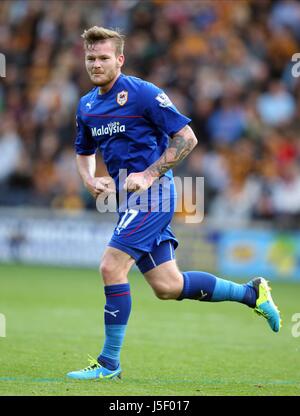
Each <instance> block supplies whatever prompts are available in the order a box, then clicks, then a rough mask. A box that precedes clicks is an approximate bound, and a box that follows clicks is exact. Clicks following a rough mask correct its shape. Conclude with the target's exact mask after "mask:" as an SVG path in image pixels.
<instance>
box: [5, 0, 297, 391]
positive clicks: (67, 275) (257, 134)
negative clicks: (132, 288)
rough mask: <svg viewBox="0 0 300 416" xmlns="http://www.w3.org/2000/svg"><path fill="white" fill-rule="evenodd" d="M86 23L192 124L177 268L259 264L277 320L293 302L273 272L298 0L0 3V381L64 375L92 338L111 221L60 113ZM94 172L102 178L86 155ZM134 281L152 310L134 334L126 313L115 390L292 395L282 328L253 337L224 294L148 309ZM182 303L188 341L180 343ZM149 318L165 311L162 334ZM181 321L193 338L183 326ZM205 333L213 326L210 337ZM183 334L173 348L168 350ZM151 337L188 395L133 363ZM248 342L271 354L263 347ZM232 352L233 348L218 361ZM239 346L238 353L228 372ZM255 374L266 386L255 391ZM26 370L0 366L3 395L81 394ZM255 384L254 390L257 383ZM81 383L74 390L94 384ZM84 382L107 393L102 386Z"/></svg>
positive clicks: (279, 264) (287, 187)
mask: <svg viewBox="0 0 300 416" xmlns="http://www.w3.org/2000/svg"><path fill="white" fill-rule="evenodd" d="M92 25H103V26H105V27H110V28H112V29H114V28H119V29H121V31H122V32H123V33H124V34H125V35H126V37H127V41H126V48H125V54H126V64H125V67H124V71H123V72H124V73H126V74H130V75H135V76H138V77H142V78H145V79H147V80H149V81H151V82H154V83H155V84H157V85H158V86H160V87H161V88H163V89H164V90H165V91H166V93H167V94H168V95H169V96H170V97H171V99H172V101H173V102H174V103H175V104H176V106H177V107H178V109H179V110H181V111H182V112H183V113H184V114H186V115H188V116H189V117H191V118H192V123H191V126H192V127H193V129H194V131H195V132H196V135H197V137H198V139H199V144H198V146H197V148H196V149H195V150H194V151H193V153H192V154H191V155H190V156H189V157H188V159H187V160H186V161H184V162H183V163H182V164H181V165H180V166H178V167H177V168H176V169H175V175H176V176H180V177H185V176H191V177H193V178H195V177H199V176H201V177H204V180H205V218H204V221H203V222H202V223H201V224H192V225H191V224H185V222H184V215H185V213H182V214H179V213H178V214H177V215H176V218H175V220H174V221H173V227H174V230H175V232H176V234H177V236H178V238H179V241H180V246H179V248H178V249H177V258H178V262H179V264H180V266H181V267H182V268H183V269H189V270H193V269H203V270H208V271H212V272H216V273H218V274H219V275H221V276H228V277H231V278H235V279H238V278H242V279H243V280H244V281H245V279H247V278H248V277H250V276H251V277H252V276H253V275H256V274H259V275H261V274H262V275H265V276H267V277H268V278H270V279H271V280H272V279H273V280H274V281H276V282H275V283H274V284H275V287H277V288H278V292H277V293H278V295H277V296H279V301H280V302H281V304H282V307H283V309H284V311H285V319H286V320H287V321H288V322H291V316H292V314H293V313H295V312H299V311H297V307H298V306H297V305H298V302H299V287H298V285H289V284H285V282H287V281H294V282H297V281H298V280H299V278H300V233H299V221H300V164H299V162H300V77H299V78H298V77H293V75H292V66H293V65H294V64H295V62H292V56H293V54H294V53H297V52H300V3H299V2H298V1H296V0H278V1H271V0H239V1H237V0H232V1H231V0H226V1H223V0H220V1H219V0H213V1H206V0H201V1H200V0H176V1H175V0H174V1H173V0H170V1H168V0H110V1H104V0H103V1H101V0H97V1H96V0H82V1H81V0H73V1H58V0H51V1H46V0H45V1H44V0H28V1H26V0H2V1H1V2H0V52H1V53H2V54H4V56H5V58H6V76H5V77H2V78H0V283H2V284H1V287H0V295H1V302H0V312H2V313H5V314H6V315H7V319H8V322H7V331H8V332H9V330H11V333H14V337H9V336H8V337H7V343H8V344H7V348H6V350H5V354H4V355H3V354H2V355H3V356H5V358H6V359H5V362H3V363H2V364H1V368H2V372H1V375H2V376H5V375H6V376H7V375H8V374H10V375H11V374H12V372H11V369H12V368H13V369H14V371H15V369H16V371H15V373H13V374H15V375H16V374H17V375H18V376H20V377H21V376H24V374H25V375H28V374H30V375H32V376H33V377H36V376H40V377H43V376H45V375H46V376H48V377H50V376H55V377H57V374H58V373H59V372H60V371H62V368H61V367H60V366H59V365H60V364H61V365H62V366H63V371H69V370H70V369H72V366H74V363H75V362H76V363H77V364H76V365H79V366H80V365H82V355H81V353H83V352H84V353H85V352H86V350H85V348H87V346H89V345H94V347H95V348H96V347H97V346H98V345H99V339H98V335H97V334H98V333H99V323H98V321H97V322H94V321H93V319H95V314H97V315H96V316H97V319H98V315H100V311H99V300H98V297H99V291H100V289H99V282H98V280H97V282H96V280H94V279H98V277H96V276H97V273H96V268H97V266H98V263H99V258H100V256H101V253H102V250H103V248H104V247H105V244H106V243H107V242H108V240H109V239H110V236H111V232H112V229H113V227H114V223H115V219H116V218H115V215H114V214H100V213H98V212H97V210H96V207H95V202H94V200H93V199H92V198H91V197H90V196H89V194H88V193H87V191H86V190H85V189H84V188H83V186H82V183H81V180H80V178H79V176H78V173H77V170H76V166H75V159H74V149H73V141H74V136H75V120H74V115H75V109H76V106H77V103H78V100H79V98H80V96H81V95H83V94H85V92H86V91H88V90H89V89H90V88H91V84H90V81H89V79H88V76H87V74H86V71H85V68H84V59H83V58H84V57H83V50H82V41H81V37H80V35H81V33H82V32H83V30H84V29H85V28H88V27H90V26H92ZM97 170H98V174H99V175H101V174H106V170H105V167H104V165H103V162H102V160H101V157H100V155H99V158H98V166H97ZM12 263H14V264H15V265H11V264H12ZM26 263H27V264H31V265H32V264H33V265H34V264H40V265H44V266H43V267H36V266H35V267H36V268H35V267H31V266H26V267H25V264H26ZM46 266H72V267H73V269H72V268H70V269H57V268H53V269H52V268H48V267H46ZM81 268H93V271H92V272H91V271H89V270H86V269H82V270H81ZM63 270H64V271H63ZM83 270H84V271H83ZM133 275H134V276H135V275H136V276H137V274H135V273H134V274H133ZM133 280H134V281H133V285H136V289H138V291H139V296H136V298H135V302H136V306H135V310H136V308H140V309H139V310H141V311H143V315H142V316H143V317H144V318H143V319H145V320H146V322H149V324H148V326H149V325H150V328H151V325H152V324H150V322H152V321H151V319H152V318H153V316H154V318H155V317H156V318H155V322H153V330H152V333H151V336H150V334H149V333H148V332H147V331H146V329H145V328H144V324H143V320H142V318H139V317H137V315H134V314H133V318H132V320H133V324H132V326H131V329H130V330H129V331H132V332H130V334H131V337H133V338H131V340H132V339H134V341H131V344H130V348H128V350H127V352H126V357H128V358H126V359H127V361H125V366H127V368H129V370H130V372H131V375H132V374H133V375H134V376H133V378H134V377H135V379H134V380H133V381H134V382H136V384H133V386H131V385H129V387H126V385H124V386H125V387H124V386H123V388H124V390H122V391H123V392H124V393H125V394H134V392H136V393H137V394H138V393H139V392H140V393H141V394H148V393H149V391H150V392H152V393H153V392H154V393H155V394H161V393H163V392H165V393H166V392H167V393H168V394H203V392H204V394H205V392H206V394H207V392H208V393H209V392H210V393H211V394H221V393H224V394H230V393H231V392H233V393H234V392H235V393H237V394H240V393H241V392H244V393H245V391H247V394H252V393H253V392H256V393H257V391H260V394H279V393H282V394H295V393H296V392H297V394H299V388H298V387H296V385H297V386H299V380H298V381H295V379H296V377H297V375H296V373H295V371H294V370H293V369H296V367H297V366H295V360H296V359H297V354H298V355H299V353H297V351H299V348H298V347H297V346H296V347H295V344H292V341H293V338H292V337H291V333H290V332H288V331H289V330H290V328H289V326H288V327H287V328H286V329H284V331H286V332H284V337H281V338H276V340H278V341H276V340H275V338H271V337H272V336H273V334H269V333H268V334H265V332H264V331H265V328H264V329H263V330H262V331H261V332H259V333H258V331H257V326H256V325H257V324H256V321H255V323H252V321H251V324H250V325H249V326H247V327H245V325H244V324H245V322H248V314H249V311H241V312H240V314H239V315H238V316H237V315H236V313H235V312H236V310H237V309H235V306H236V305H233V306H232V305H228V304H227V305H226V306H222V307H221V306H219V309H218V311H219V313H218V312H217V311H216V310H215V306H212V305H205V307H204V306H203V305H201V306H199V305H194V304H193V305H192V304H191V303H190V304H184V305H182V309H181V311H182V312H181V313H182V315H180V316H181V318H180V319H179V315H178V310H177V311H175V307H176V305H173V306H171V305H170V304H167V305H166V306H165V304H164V303H159V306H157V305H158V304H157V303H155V305H156V307H155V308H154V306H153V305H154V302H155V300H150V296H151V295H150V293H149V288H147V289H145V286H146V285H145V284H144V286H143V285H142V283H141V281H140V279H139V280H138V279H133ZM143 283H144V282H143ZM276 285H277V286H276ZM146 290H148V292H146ZM91 292H92V293H91ZM91 297H92V298H91ZM151 302H152V303H151ZM87 303H89V306H88V307H87ZM75 305H76V307H75ZM92 305H93V306H92ZM63 306H64V307H65V309H63ZM142 308H143V309H142ZM147 308H148V309H147ZM168 308H171V309H168ZM198 308H201V313H202V315H201V316H202V321H201V328H202V332H201V344H200V346H199V345H198V344H197V345H198V346H197V347H196V346H195V348H197V351H194V350H192V345H194V344H195V339H196V338H195V335H193V334H196V333H197V332H198V329H197V328H198V325H199V324H198V321H197V319H198V318H197V316H198ZM298 309H299V308H298ZM223 310H224V314H225V313H226V314H228V315H226V316H229V317H230V319H231V318H232V319H233V322H231V321H230V319H228V320H226V329H225V326H224V320H223V315H222V311H223ZM172 311H173V312H172ZM220 311H221V314H220ZM172 313H174V314H175V313H176V316H178V321H177V322H176V325H175V324H174V323H173V324H171V322H173V321H172V318H171V314H172ZM192 313H194V314H195V319H194V320H192V319H191V314H192ZM155 314H156V315H155ZM147 316H148V318H149V320H147ZM161 316H164V317H165V319H167V318H166V317H169V319H170V320H169V323H168V327H167V328H166V327H164V325H165V324H164V320H162V319H161ZM187 321H188V322H189V323H190V325H191V326H192V328H193V331H192V332H191V331H186V322H187ZM229 321H230V322H231V323H230V322H229ZM28 322H30V323H31V326H30V329H28V326H27V325H28ZM45 322H47V325H45ZM74 322H75V323H76V325H75V326H76V328H74ZM157 325H158V326H157ZM170 325H171V326H170ZM172 325H173V326H172ZM174 325H175V326H174ZM263 325H265V323H264V322H261V326H263ZM216 327H217V328H219V331H221V330H223V332H222V333H220V332H214V328H216ZM223 327H224V328H223ZM24 328H25V329H24ZM79 328H81V329H79ZM222 328H223V329H222ZM25 330H26V336H25V337H24V331H25ZM80 331H81V332H80ZM226 331H227V332H226ZM75 332H76V333H75ZM92 333H93V334H94V335H91V334H92ZM74 334H75V335H74ZM76 334H77V335H78V336H77V335H76ZM138 334H142V336H143V341H144V344H143V345H141V344H139V342H140V335H139V336H138ZM176 334H177V335H176ZM236 334H239V338H238V339H237V338H235V336H237V335H236ZM176 336H177V337H179V338H176ZM193 336H194V338H193ZM280 336H281V335H280ZM280 336H279V337H280ZM153 337H154V338H153ZM218 337H220V338H218ZM54 339H55V343H54V342H53V340H54ZM128 339H129V338H128ZM179 339H180V341H179ZM183 339H185V340H186V346H185V348H186V351H188V357H186V355H185V356H183V355H180V354H183V352H182V351H181V350H178V349H177V348H175V347H174V345H175V346H177V345H179V342H182V340H183ZM16 340H17V342H18V345H19V348H18V347H16ZM257 341H258V343H257ZM275 341H276V342H275ZM294 341H295V342H296V341H297V340H294ZM151 342H155V345H156V346H157V345H160V343H161V345H165V344H164V343H166V342H167V343H169V344H168V345H169V347H168V348H169V353H170V357H174V373H172V371H173V369H172V370H171V369H170V368H171V367H170V361H168V364H165V361H164V357H163V353H162V351H163V350H162V349H161V352H160V354H161V355H160V356H157V359H161V361H160V362H161V364H160V368H162V369H164V371H165V374H166V375H168V374H171V376H172V374H173V377H175V379H176V374H177V365H175V363H176V362H178V361H179V362H180V363H181V364H182V363H184V364H187V365H189V367H188V370H187V368H185V369H184V373H185V374H186V375H187V377H191V378H190V380H193V381H195V380H196V381H195V383H196V384H197V383H198V381H197V380H198V378H199V374H201V377H202V376H203V374H204V373H206V375H207V374H208V377H211V378H208V379H207V378H206V379H204V380H206V381H203V379H202V383H204V387H203V386H202V387H201V388H200V390H199V389H198V390H197V389H194V390H191V389H190V385H189V384H185V387H184V388H182V384H180V382H178V383H177V382H176V381H173V382H171V381H172V380H171V381H170V377H167V376H165V378H166V377H167V378H166V379H162V381H161V374H160V375H157V377H158V378H157V379H153V378H151V377H154V376H153V367H151V360H150V361H149V363H148V362H147V364H146V362H145V361H147V360H145V358H144V357H145V356H148V357H151V356H152V354H153V351H152V347H153V344H151ZM188 342H190V343H189V344H188ZM211 342H212V343H213V345H214V347H213V348H211ZM2 345H4V344H2ZM79 345H80V347H79V348H78V346H79ZM171 345H173V347H171ZM263 345H266V346H267V348H268V349H269V350H272V352H273V355H271V356H269V355H268V357H266V356H265V355H264V352H265V350H264V347H263ZM50 346H51V351H50V349H49V348H50ZM218 346H220V347H218ZM221 346H222V348H223V347H224V348H223V349H221ZM47 348H48V349H49V350H47ZM172 348H173V349H172ZM70 349H71V352H70ZM80 349H81V350H80ZM147 349H148V350H147ZM21 350H22V352H21ZM62 351H69V352H68V354H66V353H65V352H62ZM232 351H234V352H236V353H237V354H238V356H239V360H237V361H236V360H235V358H234V357H236V356H233V357H232V359H231V360H230V357H231V355H230V354H231V352H232ZM88 352H90V351H88ZM226 352H227V353H226ZM258 352H259V356H258V355H257V354H258ZM284 352H287V353H286V354H285V355H284ZM96 353H97V351H96V349H95V354H96ZM198 353H199V354H201V357H202V360H201V365H203V366H204V365H206V366H207V367H206V369H207V371H204V372H203V371H199V370H198V368H197V367H196V366H195V363H194V361H193V358H192V357H194V356H195V354H198ZM35 354H37V355H36V357H37V358H35V360H36V361H33V364H32V359H33V357H35ZM62 354H64V355H62ZM65 354H66V355H65ZM130 354H131V355H130ZM144 354H145V355H144ZM222 354H225V355H222ZM49 357H50V358H49ZM204 357H206V358H204ZM249 357H255V359H252V358H251V370H250V369H249V371H248V370H247V371H246V373H247V374H244V373H243V366H244V365H245V366H247V364H249ZM262 357H263V358H262ZM8 358H10V359H8ZM262 359H264V361H262ZM43 360H44V361H43ZM68 360H69V361H68ZM215 362H216V363H217V364H216V367H214V366H213V365H214V364H212V363H215ZM274 362H276V366H274ZM43 363H44V364H43ZM46 363H51V368H50V364H49V366H48V367H47V366H46ZM133 363H134V364H133ZM136 363H138V366H142V365H143V366H146V365H148V366H149V368H148V369H147V370H146V376H145V377H146V379H147V377H150V378H149V379H147V380H148V381H146V382H145V380H144V379H140V375H139V373H136V371H137V370H136V366H135V364H136ZM280 363H281V365H282V366H284V368H282V367H281V365H280ZM43 366H44V367H43ZM161 366H162V367H161ZM163 366H165V367H163ZM264 366H265V367H264ZM29 368H30V369H31V370H32V373H30V372H29V370H28V369H29ZM144 368H146V367H144ZM220 368H221V370H220ZM247 368H248V367H247ZM270 369H272V370H270ZM31 370H30V371H31ZM264 370H265V372H264ZM5 371H6V372H5ZM239 371H240V373H239V374H238V372H239ZM257 374H258V381H257V385H255V387H254V384H253V383H254V381H253V380H257ZM155 377H156V376H155ZM224 377H225V379H224ZM226 377H227V378H226ZM247 377H248V378H247ZM268 377H273V379H274V380H277V381H276V382H274V383H275V384H272V383H271V382H269V381H267V382H266V383H267V384H266V385H264V386H263V383H264V381H265V380H269V378H268ZM0 379H2V381H3V380H4V379H5V378H3V377H2V378H1V377H0ZM224 380H225V381H224ZM241 380H244V381H241ZM249 380H250V381H249ZM280 380H281V381H280ZM282 380H283V381H282ZM39 381H40V380H39ZM50 381H51V380H50ZM52 381H53V382H54V381H55V380H52ZM25 382H28V379H27V380H25V381H24V379H22V380H19V384H18V385H17V387H16V383H15V380H14V379H13V377H12V378H10V379H9V378H8V379H7V383H6V384H5V388H4V390H2V392H3V391H4V392H6V393H7V394H11V392H14V393H15V394H21V392H24V391H26V392H27V393H28V394H42V393H45V394H52V393H54V394H72V392H73V393H74V392H79V391H80V390H79V387H78V386H75V387H74V389H73V390H72V391H70V392H68V389H66V388H65V387H64V386H63V385H62V384H60V382H59V381H58V384H57V390H55V389H54V387H51V383H50V384H49V385H47V386H46V387H40V385H39V386H38V385H37V384H36V385H35V387H33V384H29V385H28V384H27V385H26V383H25ZM10 383H14V387H12V386H13V384H10ZM143 383H144V384H143ZM160 383H162V384H160ZM172 383H173V384H172ZM191 383H192V381H191ZM222 383H223V384H222ZM235 383H236V384H235ZM237 383H241V384H240V385H239V387H237ZM243 383H244V384H243ZM249 383H250V384H251V383H252V384H251V386H252V387H251V388H250V387H249V385H250V384H249ZM259 383H261V384H259ZM268 383H269V384H268ZM276 383H277V384H276ZM54 384H55V383H52V386H53V385H54ZM221 384H222V386H221ZM25 385H26V386H27V387H26V388H25ZM49 386H50V387H49ZM224 386H225V387H224ZM2 387H3V385H2ZM261 387H264V388H265V390H264V389H261V390H257V389H258V388H261ZM81 388H82V389H83V390H82V391H81V393H82V392H83V391H85V393H82V394H89V393H91V391H92V392H96V390H97V388H95V387H91V386H90V387H89V388H87V387H81ZM151 388H152V390H151ZM233 388H234V389H235V390H234V391H232V389H233ZM18 389H19V390H18ZM24 389H25V390H24ZM26 389H27V390H26ZM126 389H127V390H126ZM147 389H148V390H147ZM149 389H150V390H149ZM239 389H241V390H239ZM245 389H246V390H245ZM247 389H248V390H247ZM101 391H102V393H103V392H104V393H105V392H106V394H115V392H114V390H113V389H110V388H107V387H105V388H104V389H102V390H101ZM130 392H133V393H130ZM197 392H198V393H197Z"/></svg>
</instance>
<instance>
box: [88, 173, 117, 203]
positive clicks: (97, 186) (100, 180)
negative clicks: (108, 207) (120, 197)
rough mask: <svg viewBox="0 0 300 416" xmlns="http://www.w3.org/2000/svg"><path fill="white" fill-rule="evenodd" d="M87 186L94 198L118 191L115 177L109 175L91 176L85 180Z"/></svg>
mask: <svg viewBox="0 0 300 416" xmlns="http://www.w3.org/2000/svg"><path fill="white" fill-rule="evenodd" d="M85 186H86V188H87V189H88V191H89V192H90V193H91V194H92V195H93V197H94V198H97V197H98V196H99V195H108V194H111V193H116V190H115V184H114V181H113V179H112V178H110V177H107V176H103V177H96V178H91V179H89V180H87V181H86V182H85Z"/></svg>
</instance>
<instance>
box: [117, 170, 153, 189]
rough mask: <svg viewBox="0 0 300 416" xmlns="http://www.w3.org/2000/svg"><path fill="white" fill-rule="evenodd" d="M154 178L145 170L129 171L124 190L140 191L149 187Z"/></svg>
mask: <svg viewBox="0 0 300 416" xmlns="http://www.w3.org/2000/svg"><path fill="white" fill-rule="evenodd" d="M154 180H155V178H153V177H152V176H150V175H148V174H146V173H145V172H139V173H130V174H129V175H128V176H127V178H126V181H125V184H124V190H125V191H128V192H137V193H142V192H144V191H146V189H148V188H150V186H151V185H152V184H153V182H154Z"/></svg>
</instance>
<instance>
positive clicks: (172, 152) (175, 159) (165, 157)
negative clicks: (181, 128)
mask: <svg viewBox="0 0 300 416" xmlns="http://www.w3.org/2000/svg"><path fill="white" fill-rule="evenodd" d="M196 143H197V142H196V141H195V139H194V138H193V137H191V136H190V137H184V136H183V135H182V134H176V135H175V136H174V137H173V139H172V140H171V141H170V144H169V147H168V148H167V149H166V150H165V151H164V153H163V154H162V155H161V157H160V158H159V159H158V160H157V161H156V162H154V163H153V164H152V165H151V166H149V167H148V168H147V169H146V171H147V172H148V173H149V174H150V175H151V176H154V177H159V176H161V175H163V174H164V173H166V172H167V171H168V170H169V169H172V168H173V166H175V165H177V164H178V163H179V162H180V161H181V160H183V159H184V158H185V157H186V156H187V155H188V154H189V153H190V152H191V151H192V150H193V148H194V147H195V145H196Z"/></svg>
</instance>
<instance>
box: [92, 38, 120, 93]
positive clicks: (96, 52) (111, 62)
mask: <svg viewBox="0 0 300 416" xmlns="http://www.w3.org/2000/svg"><path fill="white" fill-rule="evenodd" d="M123 63H124V55H119V56H116V46H115V43H114V41H112V40H109V39H108V40H105V41H99V42H96V43H94V44H93V45H89V46H88V47H87V49H86V51H85V66H86V69H87V72H88V74H89V76H90V78H91V81H92V83H93V84H94V85H97V86H99V87H105V86H109V84H110V83H111V82H112V81H113V80H114V79H115V78H116V77H117V76H118V75H119V74H120V71H121V67H122V65H123Z"/></svg>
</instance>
